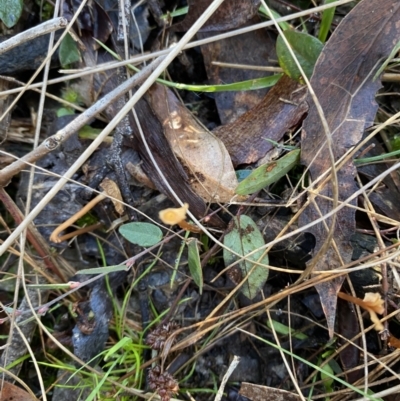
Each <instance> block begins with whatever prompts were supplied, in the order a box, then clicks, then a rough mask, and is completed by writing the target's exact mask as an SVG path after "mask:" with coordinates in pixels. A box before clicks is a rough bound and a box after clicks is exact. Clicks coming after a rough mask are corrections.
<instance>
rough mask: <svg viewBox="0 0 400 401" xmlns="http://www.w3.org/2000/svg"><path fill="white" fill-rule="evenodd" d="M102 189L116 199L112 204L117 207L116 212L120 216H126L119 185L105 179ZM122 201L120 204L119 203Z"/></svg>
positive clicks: (101, 185)
mask: <svg viewBox="0 0 400 401" xmlns="http://www.w3.org/2000/svg"><path fill="white" fill-rule="evenodd" d="M100 188H101V189H102V190H103V191H104V192H105V193H106V194H107V195H109V196H111V197H112V198H114V199H111V200H112V203H113V205H114V207H115V210H116V212H117V213H118V214H119V215H123V214H124V210H125V208H124V205H123V204H122V203H121V202H123V200H122V195H121V191H120V189H119V187H118V185H117V183H116V182H115V181H113V180H110V179H109V178H104V180H103V181H102V182H101V184H100ZM118 201H120V202H118Z"/></svg>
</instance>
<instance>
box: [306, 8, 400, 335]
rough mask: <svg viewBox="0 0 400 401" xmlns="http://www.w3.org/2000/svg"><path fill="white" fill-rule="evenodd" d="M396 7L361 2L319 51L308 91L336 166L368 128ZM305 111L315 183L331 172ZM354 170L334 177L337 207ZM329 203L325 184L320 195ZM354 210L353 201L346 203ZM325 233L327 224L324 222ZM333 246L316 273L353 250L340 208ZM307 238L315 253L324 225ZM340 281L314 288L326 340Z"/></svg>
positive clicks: (395, 34) (315, 209)
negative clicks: (312, 242)
mask: <svg viewBox="0 0 400 401" xmlns="http://www.w3.org/2000/svg"><path fill="white" fill-rule="evenodd" d="M399 19H400V4H399V2H398V1H396V0H386V1H380V0H379V1H378V0H373V1H362V2H360V3H359V4H358V5H357V6H356V7H354V9H353V10H352V11H351V12H350V13H349V14H348V15H347V16H346V17H345V18H344V19H343V21H342V22H341V23H340V25H339V26H338V27H337V29H336V30H335V32H334V33H333V35H332V37H331V38H330V40H329V41H328V43H327V45H326V46H325V48H324V50H323V51H322V53H321V55H320V57H319V59H318V61H317V64H316V66H315V70H314V74H313V76H312V78H311V85H312V87H313V89H314V91H315V93H316V96H317V98H318V100H319V102H320V104H321V107H322V110H323V112H324V115H325V118H326V120H327V123H328V126H329V129H330V133H331V136H332V142H333V153H334V157H335V160H338V159H340V158H341V157H342V156H343V155H344V154H345V153H346V152H347V151H348V150H349V149H350V148H351V147H352V146H354V145H356V144H357V143H358V142H359V141H360V140H361V138H362V135H363V132H364V129H365V128H366V127H368V126H370V125H371V124H372V123H373V120H374V117H375V113H376V110H377V104H376V102H375V99H374V97H375V93H376V91H377V90H378V89H379V87H380V82H379V81H373V76H374V73H375V71H376V70H377V68H378V67H379V66H378V64H379V62H380V61H381V60H382V58H384V57H387V56H388V55H389V53H390V51H391V50H392V48H393V47H394V45H395V44H396V43H397V41H398V40H399V37H400V26H399V24H398V21H399ZM308 103H309V105H310V111H309V114H308V117H307V119H306V120H305V122H304V125H303V132H302V155H301V160H302V163H303V164H304V165H306V166H308V167H309V171H310V175H311V179H312V180H316V179H317V178H318V177H319V176H320V175H321V174H323V173H324V172H326V171H327V170H328V169H329V168H330V167H331V166H330V162H329V153H328V148H327V144H326V136H325V135H324V129H323V126H322V123H321V119H320V116H319V114H318V112H317V108H316V106H315V105H314V103H313V100H312V98H311V97H309V99H308ZM354 175H355V167H354V165H353V163H352V162H351V161H350V162H347V163H346V164H345V165H344V166H343V167H342V168H341V169H340V170H338V171H337V179H338V183H339V188H338V191H339V201H344V200H345V199H347V198H348V197H349V196H351V195H352V194H353V193H354V191H356V190H357V186H356V183H355V181H354ZM319 192H320V194H322V195H325V196H327V197H328V198H332V193H333V188H332V185H331V183H330V182H329V183H328V184H327V185H325V187H324V188H323V189H322V190H320V191H319ZM351 204H352V205H355V204H356V200H354V201H353V202H351ZM331 209H332V202H331V201H329V200H325V199H322V198H320V197H318V196H317V197H316V198H315V203H313V202H311V204H310V205H309V206H308V207H307V208H306V210H305V211H304V213H303V214H302V215H301V217H300V220H299V225H300V226H304V225H306V224H308V223H310V222H312V221H314V220H316V219H317V218H319V217H321V216H323V215H325V214H326V213H328V212H329V211H330V210H331ZM326 224H327V226H328V227H330V226H331V225H332V219H327V220H326ZM333 229H334V242H335V244H336V247H337V248H336V249H337V250H335V249H334V246H333V244H331V246H330V247H329V248H328V250H327V252H326V253H325V254H324V255H322V257H320V258H319V260H317V261H316V262H314V261H311V262H310V263H311V264H313V266H314V269H316V270H333V269H336V268H339V267H340V266H342V265H343V264H345V263H348V262H350V260H351V255H352V249H351V245H350V236H351V235H352V234H353V233H354V231H355V210H354V209H351V208H343V209H341V210H340V211H339V212H338V213H337V222H336V225H335V227H334V228H333ZM309 232H311V233H312V234H313V235H314V236H315V238H316V248H315V252H316V253H317V252H318V251H319V250H320V249H321V247H322V245H323V244H324V241H325V238H326V236H327V229H326V227H325V226H324V224H317V225H314V226H313V227H312V228H311V229H310V230H309ZM342 282H343V277H342V278H337V279H334V280H332V281H330V282H326V283H321V284H318V285H316V289H317V291H318V293H319V295H320V298H321V303H322V306H323V309H324V312H325V315H326V317H327V325H328V328H329V332H330V335H331V336H332V335H333V330H334V322H335V312H336V303H337V298H336V295H337V292H338V291H339V289H340V287H341V285H342Z"/></svg>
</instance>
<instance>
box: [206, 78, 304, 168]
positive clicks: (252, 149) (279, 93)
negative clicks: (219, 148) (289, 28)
mask: <svg viewBox="0 0 400 401" xmlns="http://www.w3.org/2000/svg"><path fill="white" fill-rule="evenodd" d="M300 88H301V86H300V85H299V84H298V83H297V82H296V81H294V80H292V79H290V78H289V77H288V76H284V77H282V78H281V79H280V80H279V82H278V83H277V84H276V85H275V86H274V87H273V88H272V89H271V90H270V91H269V92H268V93H267V95H266V96H265V97H264V98H263V99H262V100H261V102H259V103H258V104H257V105H256V106H255V107H253V108H252V109H251V110H249V111H248V112H247V113H245V114H243V115H242V116H240V117H239V118H238V119H237V120H236V121H234V122H233V123H232V124H226V125H223V126H221V127H218V128H217V129H216V130H214V133H215V134H216V135H217V136H218V137H219V138H220V139H221V140H222V142H223V143H224V144H225V146H226V148H227V149H228V152H229V154H230V156H231V158H232V162H233V164H234V165H235V166H237V165H239V164H250V163H255V162H256V161H258V160H259V159H261V158H262V157H264V156H265V155H266V153H267V152H268V151H270V150H271V149H272V148H273V147H274V145H273V144H272V143H271V142H269V141H267V140H266V139H267V138H268V139H272V140H274V141H279V140H281V139H282V137H283V135H284V134H285V133H286V132H287V131H288V130H289V129H290V128H292V127H294V126H296V125H297V124H299V122H300V121H301V119H302V118H303V116H304V114H305V113H306V112H307V109H308V106H307V103H306V102H305V101H304V97H305V95H306V91H305V90H299V89H300Z"/></svg>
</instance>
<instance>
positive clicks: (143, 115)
mask: <svg viewBox="0 0 400 401" xmlns="http://www.w3.org/2000/svg"><path fill="white" fill-rule="evenodd" d="M151 101H152V98H151V97H150V96H147V97H146V100H144V99H141V100H140V101H139V102H138V103H137V105H136V106H135V110H136V112H137V115H138V119H139V122H140V129H139V127H138V126H137V124H136V123H135V122H134V121H133V124H132V129H133V133H134V140H133V141H132V144H131V146H134V147H135V149H136V150H137V151H138V153H139V155H140V158H141V159H142V161H143V164H142V165H141V166H142V167H143V171H144V172H145V174H147V175H148V177H149V178H150V180H151V181H152V182H153V183H154V185H155V186H156V188H157V189H158V190H159V191H160V192H162V193H164V194H166V195H167V196H168V197H169V198H170V199H171V200H172V201H173V202H175V203H177V202H176V198H175V196H174V194H173V193H172V191H174V193H175V194H176V195H177V196H178V197H179V199H181V200H182V202H187V203H188V204H189V207H190V211H191V212H192V213H193V214H194V215H195V216H196V217H198V218H202V217H204V216H205V215H206V214H207V207H206V204H205V202H204V201H203V199H202V198H201V197H200V196H199V195H197V194H196V193H195V192H194V191H193V189H192V188H191V187H190V184H189V177H188V174H187V173H186V172H185V170H184V169H183V167H182V165H181V163H180V162H179V161H178V159H177V158H176V156H175V154H174V152H173V151H172V149H171V147H170V145H169V143H168V140H167V138H166V137H165V135H164V133H163V127H162V123H161V121H160V120H159V118H158V117H157V115H156V114H155V112H154V111H153V109H152V107H151ZM141 132H143V137H144V138H145V140H146V145H145V143H144V141H143V137H142V134H141ZM148 149H149V150H150V152H149V151H148ZM150 154H151V157H150ZM154 161H155V163H156V164H157V166H158V167H159V169H158V168H157V167H156V165H155V163H154ZM160 171H162V174H163V176H161V174H160ZM171 190H172V191H171ZM208 224H210V225H212V226H217V227H224V226H225V223H224V222H223V221H222V220H221V219H220V218H219V217H218V216H216V215H215V214H214V215H212V216H210V219H209V220H208Z"/></svg>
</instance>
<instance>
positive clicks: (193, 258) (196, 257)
mask: <svg viewBox="0 0 400 401" xmlns="http://www.w3.org/2000/svg"><path fill="white" fill-rule="evenodd" d="M187 246H188V264H189V270H190V274H191V275H192V277H193V281H194V282H195V283H196V284H197V286H198V287H199V292H200V295H201V294H202V293H203V269H202V268H201V263H200V254H199V247H198V246H197V239H196V238H189V239H188V241H187Z"/></svg>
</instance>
